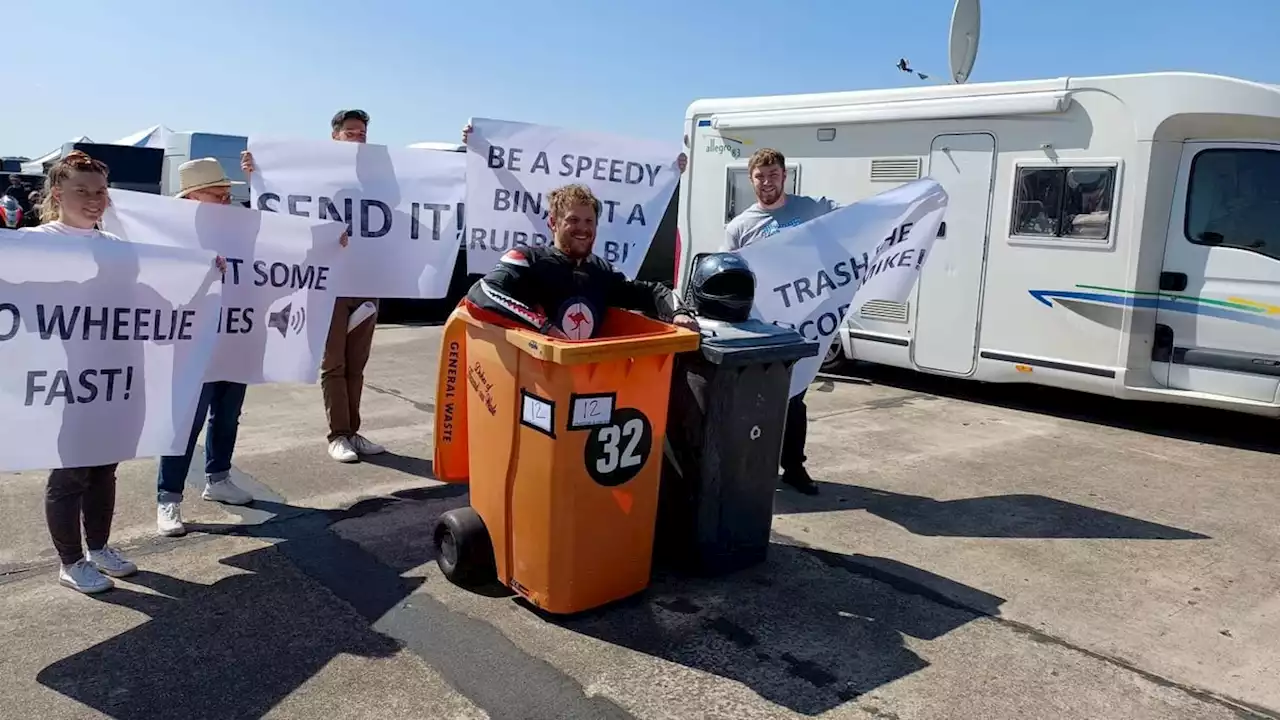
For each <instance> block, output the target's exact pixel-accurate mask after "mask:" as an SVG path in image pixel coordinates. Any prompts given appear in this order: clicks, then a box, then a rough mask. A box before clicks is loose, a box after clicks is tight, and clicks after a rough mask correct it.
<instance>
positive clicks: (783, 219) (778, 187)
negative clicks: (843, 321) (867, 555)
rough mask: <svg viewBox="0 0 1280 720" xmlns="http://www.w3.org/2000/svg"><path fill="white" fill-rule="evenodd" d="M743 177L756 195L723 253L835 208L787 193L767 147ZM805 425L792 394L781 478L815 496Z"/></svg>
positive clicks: (783, 166)
mask: <svg viewBox="0 0 1280 720" xmlns="http://www.w3.org/2000/svg"><path fill="white" fill-rule="evenodd" d="M747 175H748V176H749V177H750V178H751V187H752V189H754V190H755V193H756V202H755V204H753V205H752V206H751V207H749V208H747V209H746V210H744V211H742V214H741V215H739V216H738V217H736V218H734V219H733V220H731V221H730V222H729V224H728V225H727V226H726V227H725V229H724V231H725V247H724V249H725V250H726V251H734V250H737V249H739V248H742V247H746V246H747V245H750V244H751V243H753V242H755V241H756V240H760V239H762V238H767V237H769V236H770V235H773V234H775V233H777V232H779V231H780V230H782V229H783V228H789V227H795V226H796V225H803V224H804V223H806V222H809V221H810V220H813V219H814V218H817V217H820V216H822V215H825V214H827V213H829V212H831V211H832V210H836V209H837V208H839V207H840V205H839V204H837V203H836V202H835V201H833V200H828V199H827V198H825V197H824V198H819V199H814V198H811V197H807V196H804V195H788V194H787V193H786V191H785V190H784V188H785V187H786V185H787V159H786V158H785V157H783V155H782V153H780V152H778V151H777V150H774V149H772V148H760V149H759V150H757V151H755V153H754V154H752V156H751V159H750V160H748V161H747ZM808 425H809V409H808V408H807V407H806V406H805V404H804V393H803V392H801V393H800V394H799V395H797V396H795V397H793V398H791V403H790V404H789V405H788V406H787V419H786V427H785V429H784V430H783V434H782V457H781V462H780V464H781V465H782V482H784V483H786V484H787V485H789V486H791V487H793V488H795V489H796V490H798V491H800V492H802V493H804V494H806V495H817V494H818V486H817V484H815V483H814V482H813V478H811V477H809V472H808V471H807V470H805V467H804V462H805V456H804V443H805V435H806V431H807V430H808Z"/></svg>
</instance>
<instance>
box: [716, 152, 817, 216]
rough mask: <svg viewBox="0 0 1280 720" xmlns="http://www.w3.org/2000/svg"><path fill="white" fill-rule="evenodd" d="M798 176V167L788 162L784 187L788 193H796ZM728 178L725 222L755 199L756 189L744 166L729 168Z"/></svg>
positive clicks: (737, 214)
mask: <svg viewBox="0 0 1280 720" xmlns="http://www.w3.org/2000/svg"><path fill="white" fill-rule="evenodd" d="M799 177H800V168H799V167H798V166H795V165H790V164H788V165H787V188H786V191H787V194H788V195H794V194H795V193H796V179H797V178H799ZM728 179H729V185H728V192H727V193H726V197H725V201H724V221H725V223H728V222H729V221H730V220H732V219H734V218H736V217H738V216H739V215H741V214H742V211H743V210H746V209H747V208H749V207H751V204H752V203H754V202H755V201H756V191H755V188H753V187H751V177H750V176H749V175H747V169H746V168H744V167H737V168H729V176H728Z"/></svg>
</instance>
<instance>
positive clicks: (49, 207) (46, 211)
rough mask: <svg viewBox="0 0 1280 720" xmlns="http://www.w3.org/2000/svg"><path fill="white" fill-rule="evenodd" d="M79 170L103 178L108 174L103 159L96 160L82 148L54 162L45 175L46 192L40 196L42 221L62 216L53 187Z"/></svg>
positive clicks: (45, 221) (48, 221)
mask: <svg viewBox="0 0 1280 720" xmlns="http://www.w3.org/2000/svg"><path fill="white" fill-rule="evenodd" d="M78 172H88V173H97V174H99V175H101V176H102V177H103V178H106V177H107V176H108V170H107V166H106V164H105V163H103V162H102V161H101V160H94V159H93V158H91V157H89V155H88V153H86V152H84V151H82V150H72V151H71V152H69V153H67V156H66V157H64V158H62V159H61V160H59V161H58V162H56V163H54V164H53V167H51V168H49V173H48V174H47V175H45V178H44V192H43V193H41V196H40V222H41V223H51V222H56V221H57V220H59V219H60V218H61V216H62V211H61V209H60V208H59V207H58V199H57V198H56V197H54V195H53V189H54V188H55V187H58V186H60V185H62V183H64V182H66V180H67V179H68V178H70V177H71V176H72V175H74V174H75V173H78Z"/></svg>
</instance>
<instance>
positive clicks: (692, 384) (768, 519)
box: [654, 253, 818, 575]
mask: <svg viewBox="0 0 1280 720" xmlns="http://www.w3.org/2000/svg"><path fill="white" fill-rule="evenodd" d="M718 255H728V256H729V257H728V258H724V257H717V256H706V257H703V258H702V259H701V260H699V261H698V262H697V263H696V264H695V269H694V272H693V274H692V275H691V281H690V287H689V288H688V291H687V293H686V302H688V303H689V304H690V305H692V306H693V309H694V311H695V313H696V314H697V315H698V321H699V324H700V325H701V326H702V336H703V337H702V344H701V347H700V348H699V349H698V350H695V351H691V352H687V353H681V354H678V355H676V356H675V366H674V368H673V371H672V376H671V398H670V401H669V406H668V407H669V410H668V415H667V438H666V443H665V445H664V448H663V455H664V457H663V461H664V462H663V468H662V484H661V489H660V493H659V501H658V521H657V528H656V530H657V532H656V534H655V538H654V554H655V558H654V559H655V564H656V565H658V566H660V567H664V568H667V569H670V570H674V571H676V572H682V573H690V574H695V575H722V574H726V573H731V572H734V571H737V570H740V569H743V568H745V567H749V566H751V565H754V564H757V563H760V562H763V561H764V559H765V558H766V556H767V554H768V548H769V535H770V531H771V530H772V527H773V496H774V492H775V491H776V489H777V480H778V460H779V456H780V454H781V452H782V433H783V427H784V424H785V419H786V413H787V403H788V401H789V400H790V388H791V371H792V368H793V367H794V366H795V363H796V362H797V361H798V360H801V359H803V358H808V357H814V356H816V355H817V354H818V344H817V343H816V342H811V341H808V340H806V339H805V338H804V336H802V335H801V334H800V333H798V332H796V331H795V330H793V329H790V328H786V327H781V326H778V325H774V324H771V323H765V322H761V321H759V320H754V319H750V318H749V317H748V315H749V313H750V309H751V299H752V297H753V296H754V291H755V278H754V274H752V273H750V271H749V270H748V269H747V268H746V266H745V264H744V263H743V262H742V261H741V259H740V258H738V256H736V255H730V254H728V253H724V254H718ZM707 266H710V267H707ZM699 271H703V272H701V273H700V272H699ZM744 298H745V299H744Z"/></svg>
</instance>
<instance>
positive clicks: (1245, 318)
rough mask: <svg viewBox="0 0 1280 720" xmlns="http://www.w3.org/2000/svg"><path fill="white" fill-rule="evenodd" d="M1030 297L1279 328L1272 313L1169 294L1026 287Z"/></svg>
mask: <svg viewBox="0 0 1280 720" xmlns="http://www.w3.org/2000/svg"><path fill="white" fill-rule="evenodd" d="M1027 292H1029V293H1031V297H1033V298H1035V299H1036V300H1038V301H1040V302H1042V303H1044V304H1045V305H1048V306H1049V307H1053V303H1052V302H1050V301H1051V300H1055V299H1060V300H1084V301H1087V302H1097V303H1103V304H1106V305H1120V306H1122V307H1128V308H1134V309H1138V310H1164V311H1166V312H1179V313H1188V314H1190V315H1205V316H1207V317H1217V318H1223V319H1224V320H1234V321H1236V322H1242V323H1246V324H1249V325H1258V326H1261V327H1266V328H1273V329H1277V330H1280V317H1271V316H1266V315H1257V314H1254V313H1246V312H1240V311H1239V310H1231V309H1230V308H1224V307H1219V306H1217V305H1203V304H1201V303H1197V302H1186V301H1179V300H1174V299H1172V298H1153V297H1132V296H1128V295H1103V294H1100V293H1091V292H1074V291H1068V290H1028V291H1027Z"/></svg>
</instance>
